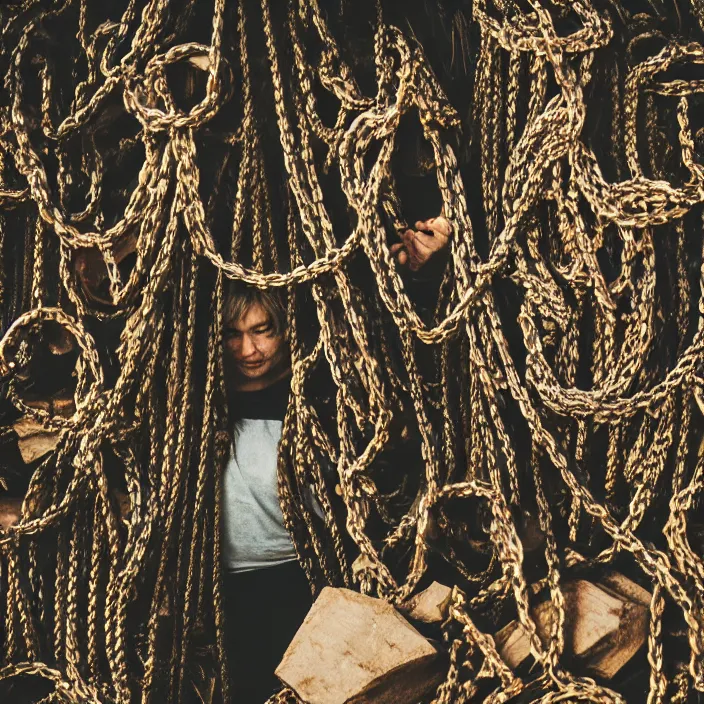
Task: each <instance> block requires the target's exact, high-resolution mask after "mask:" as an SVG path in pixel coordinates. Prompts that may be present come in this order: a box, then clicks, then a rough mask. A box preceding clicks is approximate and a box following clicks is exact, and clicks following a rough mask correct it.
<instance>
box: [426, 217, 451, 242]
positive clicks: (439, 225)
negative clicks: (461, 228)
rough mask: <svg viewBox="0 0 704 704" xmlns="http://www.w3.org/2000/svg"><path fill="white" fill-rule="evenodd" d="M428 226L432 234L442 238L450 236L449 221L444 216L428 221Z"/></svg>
mask: <svg viewBox="0 0 704 704" xmlns="http://www.w3.org/2000/svg"><path fill="white" fill-rule="evenodd" d="M428 224H429V225H430V227H431V229H432V230H433V232H437V233H438V234H439V235H442V236H443V237H449V236H450V235H451V234H452V223H450V221H449V220H448V219H447V218H446V217H445V216H444V215H439V216H438V217H436V218H431V219H430V220H428Z"/></svg>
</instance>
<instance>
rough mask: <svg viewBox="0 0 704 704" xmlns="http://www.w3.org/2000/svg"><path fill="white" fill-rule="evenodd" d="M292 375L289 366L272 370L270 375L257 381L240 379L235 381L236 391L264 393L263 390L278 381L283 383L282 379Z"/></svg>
mask: <svg viewBox="0 0 704 704" xmlns="http://www.w3.org/2000/svg"><path fill="white" fill-rule="evenodd" d="M290 373H291V367H290V366H289V365H288V364H287V365H285V366H284V367H277V368H276V369H272V370H271V372H269V373H268V374H265V375H264V376H262V377H258V378H256V379H247V378H246V377H239V378H238V379H236V380H235V384H234V390H235V391H237V392H248V391H262V389H266V388H268V387H269V386H272V385H273V384H275V383H276V382H277V381H281V379H283V378H284V377H286V376H288V375H289V374H290Z"/></svg>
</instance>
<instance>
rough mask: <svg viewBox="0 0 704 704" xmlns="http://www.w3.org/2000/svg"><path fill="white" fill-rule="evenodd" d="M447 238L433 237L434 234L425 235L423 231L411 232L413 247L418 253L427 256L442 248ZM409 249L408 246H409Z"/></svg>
mask: <svg viewBox="0 0 704 704" xmlns="http://www.w3.org/2000/svg"><path fill="white" fill-rule="evenodd" d="M446 242H447V240H446V239H445V238H443V237H435V236H434V235H426V234H425V232H414V233H413V249H414V250H415V251H417V252H418V253H419V254H423V255H425V257H426V258H427V257H429V256H430V255H431V254H433V253H434V252H437V251H438V250H440V249H442V248H443V247H444V246H445V243H446ZM409 249H410V246H409Z"/></svg>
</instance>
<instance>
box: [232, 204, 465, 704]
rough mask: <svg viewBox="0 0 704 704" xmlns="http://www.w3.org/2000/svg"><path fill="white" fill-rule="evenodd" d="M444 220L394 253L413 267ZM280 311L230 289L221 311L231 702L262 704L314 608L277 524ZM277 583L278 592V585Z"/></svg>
mask: <svg viewBox="0 0 704 704" xmlns="http://www.w3.org/2000/svg"><path fill="white" fill-rule="evenodd" d="M450 229H451V228H450V223H449V222H448V221H447V220H446V219H445V218H444V217H438V218H431V219H430V220H427V221H424V222H417V223H416V229H415V230H411V229H408V230H406V231H405V232H403V233H400V237H401V242H399V243H396V244H394V245H392V247H391V251H392V253H393V254H394V255H395V256H396V257H397V260H398V263H399V265H400V266H402V267H405V266H408V268H409V269H410V270H411V271H418V270H419V269H420V268H421V267H423V266H424V265H425V264H426V263H427V262H428V260H429V259H430V258H431V257H432V256H433V255H434V254H435V253H436V252H438V251H439V250H441V249H443V248H444V247H445V245H446V244H447V242H448V239H449V236H450ZM285 322H286V316H285V310H284V307H283V304H282V302H281V298H280V297H279V295H278V293H277V292H275V291H262V290H259V289H256V288H253V287H243V286H240V287H239V288H237V287H235V288H233V291H232V292H231V293H230V294H229V295H228V297H227V299H226V303H225V311H224V340H223V344H224V350H223V352H224V360H225V369H226V376H227V386H228V396H229V399H228V402H229V407H230V415H231V416H232V418H233V420H234V422H233V424H232V425H233V440H234V454H233V455H232V457H231V459H230V461H229V462H228V465H227V468H226V470H225V475H224V478H223V541H224V545H223V556H224V562H225V564H224V574H225V577H224V602H225V614H226V635H227V648H228V658H229V664H230V674H231V678H232V691H233V698H234V701H236V702H238V704H249V703H250V702H251V703H252V704H261V703H262V702H264V701H265V700H266V699H267V698H268V697H269V696H271V694H273V692H274V690H275V689H276V688H277V686H278V680H276V678H275V677H274V674H273V673H274V670H275V668H276V666H277V665H278V663H279V661H280V660H281V657H282V656H283V653H284V651H285V650H286V647H287V646H288V644H289V643H290V641H291V639H292V638H293V636H294V634H295V632H296V631H297V630H298V627H299V626H300V624H301V622H302V621H303V619H304V617H305V615H306V613H307V611H308V609H309V608H310V605H311V592H310V588H309V586H308V582H307V580H306V577H305V574H304V572H303V570H302V569H301V568H300V566H299V564H298V561H297V559H296V553H295V550H294V547H293V544H292V542H291V539H290V537H289V534H288V532H287V530H286V528H285V527H284V522H283V516H282V513H281V507H280V505H279V498H278V488H277V449H278V443H279V439H280V437H281V431H282V425H283V419H284V415H285V413H286V407H287V405H288V396H289V388H290V376H291V367H290V358H289V351H288V345H287V342H286V330H285ZM282 586H283V588H282Z"/></svg>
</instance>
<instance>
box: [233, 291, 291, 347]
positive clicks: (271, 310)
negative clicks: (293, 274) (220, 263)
mask: <svg viewBox="0 0 704 704" xmlns="http://www.w3.org/2000/svg"><path fill="white" fill-rule="evenodd" d="M254 304H258V305H260V306H261V307H262V308H264V310H265V311H266V312H267V313H268V314H269V317H270V318H271V326H272V328H273V331H274V334H276V335H281V334H282V333H283V332H284V330H285V328H286V306H285V303H284V298H283V296H282V295H281V293H280V291H279V290H278V289H275V288H273V289H261V288H257V287H256V286H250V285H248V284H243V283H242V282H240V281H234V282H232V283H231V284H230V285H229V286H228V287H227V288H226V290H225V304H224V307H223V316H224V319H225V320H237V319H239V318H241V317H242V316H243V315H245V313H246V312H247V311H248V310H249V308H250V307H251V306H252V305H254Z"/></svg>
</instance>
